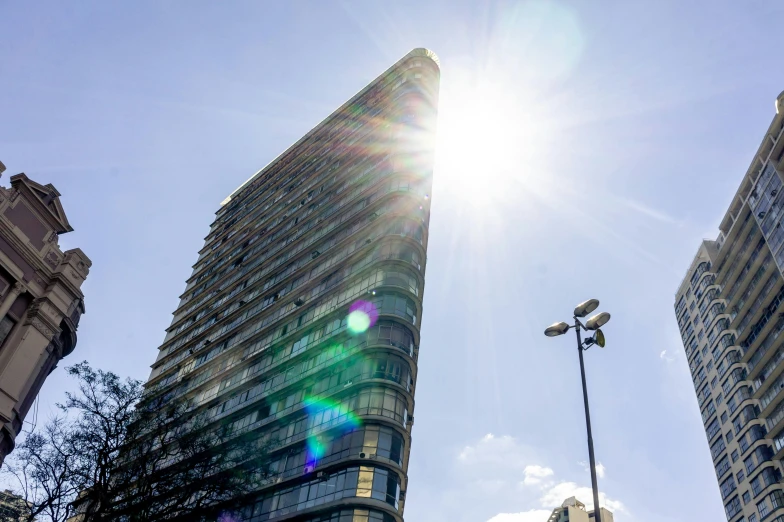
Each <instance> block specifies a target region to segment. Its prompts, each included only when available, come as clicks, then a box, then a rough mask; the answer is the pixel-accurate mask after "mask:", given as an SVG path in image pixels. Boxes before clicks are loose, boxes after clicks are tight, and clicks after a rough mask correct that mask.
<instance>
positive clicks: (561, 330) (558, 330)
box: [544, 321, 569, 337]
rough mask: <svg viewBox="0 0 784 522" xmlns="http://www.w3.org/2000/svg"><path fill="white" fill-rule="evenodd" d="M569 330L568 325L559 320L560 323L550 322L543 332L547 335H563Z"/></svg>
mask: <svg viewBox="0 0 784 522" xmlns="http://www.w3.org/2000/svg"><path fill="white" fill-rule="evenodd" d="M568 331H569V325H568V324H566V323H564V322H563V321H561V322H560V323H555V324H551V325H550V326H548V327H547V328H546V329H545V331H544V334H545V335H546V336H547V337H558V336H559V335H563V334H565V333H566V332H568Z"/></svg>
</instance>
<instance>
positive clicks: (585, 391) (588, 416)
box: [574, 317, 602, 522]
mask: <svg viewBox="0 0 784 522" xmlns="http://www.w3.org/2000/svg"><path fill="white" fill-rule="evenodd" d="M574 330H575V333H577V353H578V354H579V355H580V377H582V380H583V402H584V403H585V426H586V428H587V429H588V460H589V461H590V466H591V487H592V488H593V512H594V518H595V520H596V522H602V514H601V508H600V507H599V486H598V484H597V483H596V461H595V459H594V457H593V436H591V414H590V412H589V411H588V386H587V385H586V384H585V365H584V364H583V342H582V338H581V337H580V321H579V320H578V319H577V318H576V317H575V319H574Z"/></svg>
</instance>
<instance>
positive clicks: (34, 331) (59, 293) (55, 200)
mask: <svg viewBox="0 0 784 522" xmlns="http://www.w3.org/2000/svg"><path fill="white" fill-rule="evenodd" d="M4 170H5V167H4V166H3V164H2V163H0V173H2V172H3V171H4ZM10 181H11V186H10V187H9V188H5V187H0V464H2V462H3V459H5V457H6V455H8V454H9V453H10V452H11V451H12V450H13V449H14V445H15V441H16V437H17V435H18V434H19V432H20V431H21V430H22V424H23V423H24V420H25V417H26V416H27V413H28V411H29V410H30V407H31V406H32V405H33V401H35V399H36V397H37V396H38V392H39V390H40V389H41V386H43V384H44V381H45V380H46V378H47V377H48V376H49V374H50V373H51V372H52V370H54V368H55V366H56V365H57V363H58V362H59V361H60V360H61V359H62V358H63V357H65V356H67V355H68V354H70V353H71V352H72V351H73V350H74V348H75V347H76V328H77V327H78V326H79V318H80V317H81V315H82V314H83V313H84V295H83V294H82V291H81V286H82V283H84V281H85V279H86V278H87V274H88V273H89V271H90V266H91V265H92V263H91V262H90V260H89V259H88V258H87V256H85V255H84V252H82V251H81V250H80V249H78V248H74V249H71V250H67V251H65V252H63V251H62V250H60V247H59V245H58V238H59V236H60V234H65V233H67V232H71V231H72V230H73V228H72V227H71V225H70V224H69V223H68V219H67V218H66V216H65V212H64V211H63V207H62V205H61V204H60V193H59V192H58V191H57V189H56V188H54V186H53V185H52V184H46V185H42V184H40V183H36V182H35V181H33V180H31V179H30V178H28V177H27V176H26V175H24V174H16V175H15V176H11V179H10Z"/></svg>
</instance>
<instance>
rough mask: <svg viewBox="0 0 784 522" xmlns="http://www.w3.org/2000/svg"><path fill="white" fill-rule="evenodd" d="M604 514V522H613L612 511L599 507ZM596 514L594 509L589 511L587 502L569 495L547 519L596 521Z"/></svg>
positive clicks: (569, 521)
mask: <svg viewBox="0 0 784 522" xmlns="http://www.w3.org/2000/svg"><path fill="white" fill-rule="evenodd" d="M599 509H600V510H601V511H599V513H601V515H602V522H613V514H612V511H608V510H607V509H605V508H599ZM595 520H596V515H595V513H594V512H593V511H588V510H587V509H586V508H585V504H583V503H582V502H580V501H579V500H577V498H575V497H569V498H567V499H566V500H564V501H563V504H561V507H559V508H555V509H554V510H553V512H552V514H551V515H550V518H548V519H547V522H594V521H595Z"/></svg>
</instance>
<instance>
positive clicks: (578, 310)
mask: <svg viewBox="0 0 784 522" xmlns="http://www.w3.org/2000/svg"><path fill="white" fill-rule="evenodd" d="M597 308H599V300H598V299H588V300H587V301H583V302H582V303H580V304H578V305H577V306H576V307H575V308H574V316H575V317H585V316H586V315H588V314H590V313H591V312H593V311H594V310H596V309H597Z"/></svg>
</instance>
